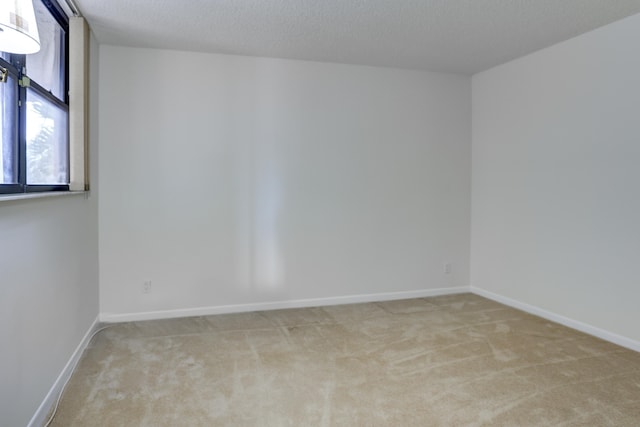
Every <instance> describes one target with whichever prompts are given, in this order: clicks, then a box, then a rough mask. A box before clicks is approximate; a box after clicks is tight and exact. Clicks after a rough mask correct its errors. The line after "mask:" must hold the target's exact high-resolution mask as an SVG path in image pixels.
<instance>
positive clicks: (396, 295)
mask: <svg viewBox="0 0 640 427" xmlns="http://www.w3.org/2000/svg"><path fill="white" fill-rule="evenodd" d="M464 292H470V291H469V287H467V286H459V287H452V288H437V289H421V290H419V291H405V292H385V293H379V294H366V295H348V296H341V297H329V298H311V299H299V300H289V301H275V302H262V303H255V304H236V305H219V306H211V307H198V308H186V309H178V310H162V311H148V312H143V313H123V314H119V313H118V314H116V313H101V314H100V321H101V322H105V323H118V322H131V321H138V320H155V319H172V318H176V317H192V316H210V315H213V314H227V313H243V312H247V311H265V310H279V309H283V308H303V307H321V306H326V305H341V304H357V303H363V302H375V301H391V300H399V299H410V298H424V297H433V296H438V295H448V294H459V293H464Z"/></svg>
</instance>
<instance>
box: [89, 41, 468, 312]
mask: <svg viewBox="0 0 640 427" xmlns="http://www.w3.org/2000/svg"><path fill="white" fill-rule="evenodd" d="M100 64H101V69H100V75H101V80H100V92H101V97H100V140H101V144H100V182H101V194H100V285H101V286H100V304H101V312H102V313H103V314H104V315H105V317H106V318H110V316H111V315H114V314H118V313H141V312H149V311H162V310H172V309H188V308H198V307H219V306H224V305H230V304H256V303H263V302H273V301H291V300H296V299H314V298H325V297H338V296H347V295H361V294H376V293H385V292H399V291H414V290H424V289H430V288H444V287H451V286H460V285H465V286H466V285H468V251H469V246H468V245H469V233H470V232H469V227H470V218H469V203H470V139H471V126H470V123H471V119H470V111H471V109H470V105H471V101H470V97H471V86H470V78H469V77H462V76H455V75H446V74H429V73H423V72H414V71H404V70H395V69H384V68H373V67H363V66H348V65H338V64H326V63H313V62H302V61H288V60H278V59H266V58H249V57H239V56H225V55H212V54H198V53H188V52H175V51H163V50H147V49H134V48H124V47H113V46H101V58H100ZM445 261H449V262H451V263H452V264H453V272H452V274H451V275H445V274H444V273H443V263H444V262H445ZM147 279H150V280H152V281H153V284H152V292H151V293H150V294H143V293H142V291H141V289H142V284H143V282H144V281H145V280H147Z"/></svg>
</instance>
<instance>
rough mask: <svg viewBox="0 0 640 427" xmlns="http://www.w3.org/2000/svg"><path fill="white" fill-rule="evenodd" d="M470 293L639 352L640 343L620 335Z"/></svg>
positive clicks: (502, 299) (502, 298)
mask: <svg viewBox="0 0 640 427" xmlns="http://www.w3.org/2000/svg"><path fill="white" fill-rule="evenodd" d="M470 291H471V292H472V293H474V294H476V295H480V296H482V297H485V298H488V299H490V300H493V301H496V302H499V303H502V304H505V305H508V306H510V307H513V308H517V309H519V310H522V311H526V312H527V313H530V314H534V315H536V316H539V317H542V318H544V319H547V320H551V321H552V322H556V323H560V324H561V325H564V326H567V327H569V328H572V329H576V330H578V331H580V332H584V333H585V334H589V335H593V336H594V337H597V338H601V339H603V340H605V341H609V342H612V343H614V344H617V345H619V346H622V347H626V348H628V349H630V350H634V351H638V352H640V342H638V341H635V340H632V339H630V338H627V337H624V336H622V335H618V334H614V333H612V332H609V331H606V330H604V329H600V328H597V327H595V326H592V325H589V324H587V323H584V322H580V321H578V320H574V319H571V318H569V317H565V316H561V315H559V314H556V313H554V312H552V311H549V310H545V309H544V308H540V307H537V306H535V305H531V304H527V303H524V302H520V301H518V300H515V299H512V298H508V297H505V296H502V295H499V294H496V293H493V292H490V291H487V290H484V289H481V288H476V287H475V286H471V287H470Z"/></svg>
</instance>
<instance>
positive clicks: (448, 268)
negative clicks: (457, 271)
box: [444, 262, 451, 274]
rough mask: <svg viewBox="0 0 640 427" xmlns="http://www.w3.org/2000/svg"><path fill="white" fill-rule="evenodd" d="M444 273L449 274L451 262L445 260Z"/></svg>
mask: <svg viewBox="0 0 640 427" xmlns="http://www.w3.org/2000/svg"><path fill="white" fill-rule="evenodd" d="M444 274H451V263H450V262H447V263H445V265H444Z"/></svg>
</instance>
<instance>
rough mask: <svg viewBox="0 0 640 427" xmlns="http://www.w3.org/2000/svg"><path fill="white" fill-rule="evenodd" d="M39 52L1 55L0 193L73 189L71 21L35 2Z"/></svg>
mask: <svg viewBox="0 0 640 427" xmlns="http://www.w3.org/2000/svg"><path fill="white" fill-rule="evenodd" d="M33 3H34V4H33V5H34V9H35V13H36V20H37V22H38V33H39V35H40V51H39V52H37V53H35V54H32V55H17V54H11V53H6V52H0V67H1V68H2V70H1V71H2V72H3V74H4V75H5V77H6V78H5V79H3V80H5V81H4V82H3V83H0V117H1V118H2V132H1V133H0V193H4V194H6V193H29V192H38V191H64V190H69V97H68V84H69V78H68V75H69V74H68V68H69V60H68V51H69V41H68V31H69V20H68V18H67V16H66V14H65V13H64V12H63V10H62V9H61V8H60V6H59V5H58V4H57V3H56V2H55V1H53V0H34V2H33Z"/></svg>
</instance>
